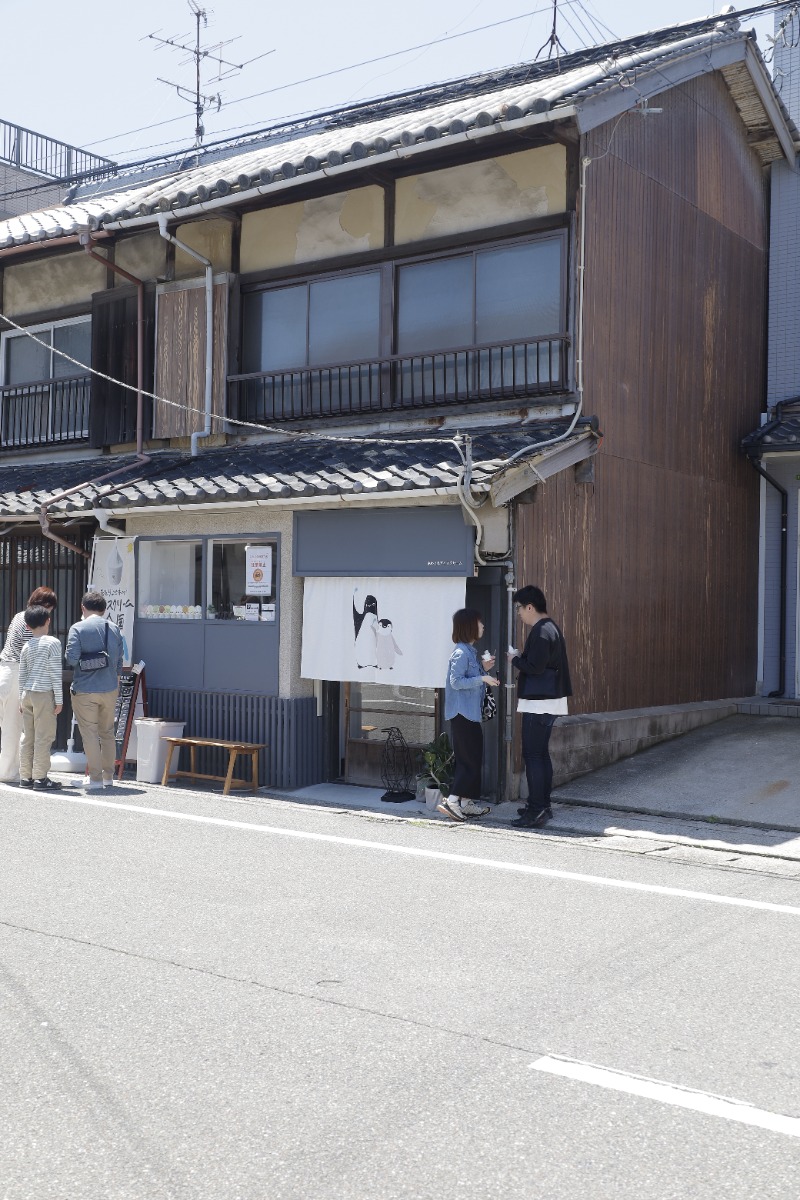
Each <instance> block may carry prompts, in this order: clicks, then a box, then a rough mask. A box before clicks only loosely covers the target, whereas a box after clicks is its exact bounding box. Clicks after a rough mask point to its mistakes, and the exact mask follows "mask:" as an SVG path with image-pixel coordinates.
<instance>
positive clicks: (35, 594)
mask: <svg viewBox="0 0 800 1200" xmlns="http://www.w3.org/2000/svg"><path fill="white" fill-rule="evenodd" d="M57 604H58V600H57V599H56V594H55V592H54V591H53V589H52V588H49V587H37V588H34V589H33V591H32V592H31V594H30V596H28V607H29V608H30V607H32V606H34V605H43V606H44V607H45V608H55V606H56V605H57Z"/></svg>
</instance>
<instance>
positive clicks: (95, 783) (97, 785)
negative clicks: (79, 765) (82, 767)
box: [79, 775, 103, 792]
mask: <svg viewBox="0 0 800 1200" xmlns="http://www.w3.org/2000/svg"><path fill="white" fill-rule="evenodd" d="M79 786H80V787H82V788H83V790H84V791H85V792H102V790H103V785H102V783H101V782H100V780H99V779H90V777H89V776H88V775H85V776H84V778H83V779H82V780H81V783H80V785H79Z"/></svg>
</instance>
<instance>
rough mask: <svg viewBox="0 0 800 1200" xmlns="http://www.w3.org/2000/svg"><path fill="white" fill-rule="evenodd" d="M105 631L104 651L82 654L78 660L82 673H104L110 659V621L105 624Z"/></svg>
mask: <svg viewBox="0 0 800 1200" xmlns="http://www.w3.org/2000/svg"><path fill="white" fill-rule="evenodd" d="M103 623H104V625H105V629H104V631H103V649H102V650H94V651H92V653H90V654H83V653H82V654H81V656H80V658H79V659H78V666H79V667H80V669H81V670H82V671H102V669H103V667H107V666H108V664H109V662H110V659H109V657H108V621H104V622H103ZM81 650H83V642H81Z"/></svg>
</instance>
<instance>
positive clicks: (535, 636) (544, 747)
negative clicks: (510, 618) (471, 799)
mask: <svg viewBox="0 0 800 1200" xmlns="http://www.w3.org/2000/svg"><path fill="white" fill-rule="evenodd" d="M514 604H515V606H516V609H517V612H518V614H519V618H520V620H521V621H522V624H523V625H524V626H525V627H526V629H528V630H529V631H530V632H529V633H528V637H527V640H526V642H525V649H524V650H523V651H522V653H521V654H520V653H519V651H518V650H516V649H514V647H509V651H508V660H509V662H510V663H511V664H512V665H513V666H514V667H516V668H517V670H518V671H519V677H518V679H517V695H518V699H517V712H519V713H522V757H523V759H524V762H525V775H526V777H527V781H528V803H527V804H526V805H525V806H524V807H522V808H520V809H519V819H518V820H516V821H512V822H511V823H512V825H517V826H519V827H520V828H523V829H530V828H533V827H535V826H541V825H544V824H546V822H547V821H549V820H550V818H551V816H552V815H553V814H552V812H551V810H550V789H551V788H552V785H553V764H552V762H551V759H550V751H549V743H550V734H551V733H552V731H553V726H554V725H555V723H556V720H557V718H558V717H559V716H562V715H564V714H566V712H567V711H568V709H567V697H568V696H571V695H572V684H571V682H570V677H569V664H568V663H567V648H566V645H565V643H564V635H563V634H562V632H561V630H560V629H559V627H558V626H557V625H556V623H555V621H553V620H551V618H550V617H549V616H548V615H547V601H546V600H545V597H544V593H543V592H542V590H541V588H538V587H533V586H529V587H523V588H520V589H519V591H517V592H515V593H514Z"/></svg>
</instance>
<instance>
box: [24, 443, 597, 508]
mask: <svg viewBox="0 0 800 1200" xmlns="http://www.w3.org/2000/svg"><path fill="white" fill-rule="evenodd" d="M594 424H595V423H593V422H591V421H589V420H583V421H581V422H580V423H579V425H578V426H577V428H576V430H575V433H574V434H573V435H572V439H571V440H577V439H578V438H580V437H585V436H586V434H587V433H588V432H590V431H591V430H593V429H594ZM567 427H568V421H566V420H562V421H558V422H538V423H536V424H535V425H529V426H526V427H525V428H523V427H522V426H517V427H515V428H513V429H506V430H502V431H498V432H495V431H491V430H479V431H475V432H472V433H471V436H472V444H473V460H474V461H473V468H474V469H473V489H474V490H475V491H476V492H478V493H480V492H481V491H483V492H486V491H487V490H488V485H489V481H490V480H491V478H492V477H493V476H494V475H495V474H496V473H497V472H498V471H499V470H500V469H501V467H502V466H503V465H504V463H505V462H506V460H507V459H508V457H509V456H510V455H512V454H515V453H516V452H517V451H518V450H522V449H523V448H525V447H528V446H530V445H531V444H532V443H534V442H539V441H544V440H546V439H548V438H550V437H555V436H557V435H558V434H559V433H563V432H565V430H566V429H567ZM406 437H407V438H409V439H410V437H411V435H404V436H403V437H397V438H386V439H385V440H383V441H380V442H371V441H365V440H364V439H363V438H353V439H352V441H344V440H342V441H332V440H330V441H329V440H323V439H321V438H318V437H317V438H314V437H308V438H305V437H303V438H298V439H297V440H292V441H288V442H286V441H284V442H270V443H266V444H261V445H253V444H252V443H251V444H249V445H238V446H226V447H221V448H217V449H212V450H203V451H202V452H201V453H200V455H198V456H197V457H194V458H193V457H191V456H190V455H188V454H178V453H175V452H170V451H159V452H158V453H156V454H154V455H153V457H152V459H151V461H150V462H149V463H147V464H145V465H144V466H138V467H136V468H135V469H132V470H131V472H130V474H129V475H127V476H125V475H123V476H122V477H121V478H120V479H119V480H110V481H109V482H108V483H101V484H98V485H97V486H96V487H93V486H90V485H87V486H86V487H83V488H81V489H80V491H78V492H76V493H75V494H74V495H73V496H70V497H68V498H67V499H65V500H59V501H56V503H55V504H53V506H52V508H51V509H50V512H51V515H53V516H55V517H58V516H65V515H67V514H69V515H70V516H74V515H77V514H80V513H81V512H85V513H87V514H88V513H91V510H92V509H93V508H105V509H110V510H113V511H122V510H124V509H129V508H147V507H149V506H162V507H163V506H165V505H176V506H180V507H184V506H188V505H192V504H206V505H209V504H213V505H218V504H228V503H235V502H237V501H246V500H274V501H283V502H284V503H285V504H286V506H287V507H291V503H292V501H293V500H295V499H298V498H303V499H308V498H312V497H318V498H325V497H328V496H330V497H335V496H353V497H355V496H359V497H361V498H363V499H365V500H368V499H369V497H371V496H375V495H385V494H390V493H399V492H403V493H413V492H415V491H421V490H424V491H429V490H430V489H432V488H445V489H454V488H455V485H456V481H457V479H458V477H459V474H460V464H461V459H460V457H459V454H458V451H457V450H456V447H455V446H454V445H453V440H452V435H451V436H450V437H446V436H441V437H439V438H432V439H431V440H429V441H420V442H413V441H411V440H405V439H406ZM126 463H131V458H130V456H128V457H127V458H122V457H119V458H102V459H97V458H95V459H82V460H79V461H76V460H73V461H69V462H63V463H47V464H36V465H33V464H31V465H28V464H25V463H11V464H4V466H3V471H2V478H3V483H2V487H3V491H2V492H0V522H2V521H3V520H4V519H6V520H8V519H9V518H11V519H14V518H17V519H19V518H21V517H28V516H30V517H32V518H35V517H36V514H37V513H38V510H39V508H40V506H41V505H42V504H43V503H44V502H45V501H46V500H48V499H49V498H50V496H54V495H56V494H57V493H59V492H62V491H66V490H67V489H68V488H71V487H75V486H77V485H78V484H80V483H81V482H82V481H83V480H87V479H91V478H92V476H95V477H97V476H99V475H102V474H105V473H106V472H107V471H113V470H115V469H116V468H117V467H122V466H125V465H126Z"/></svg>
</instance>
